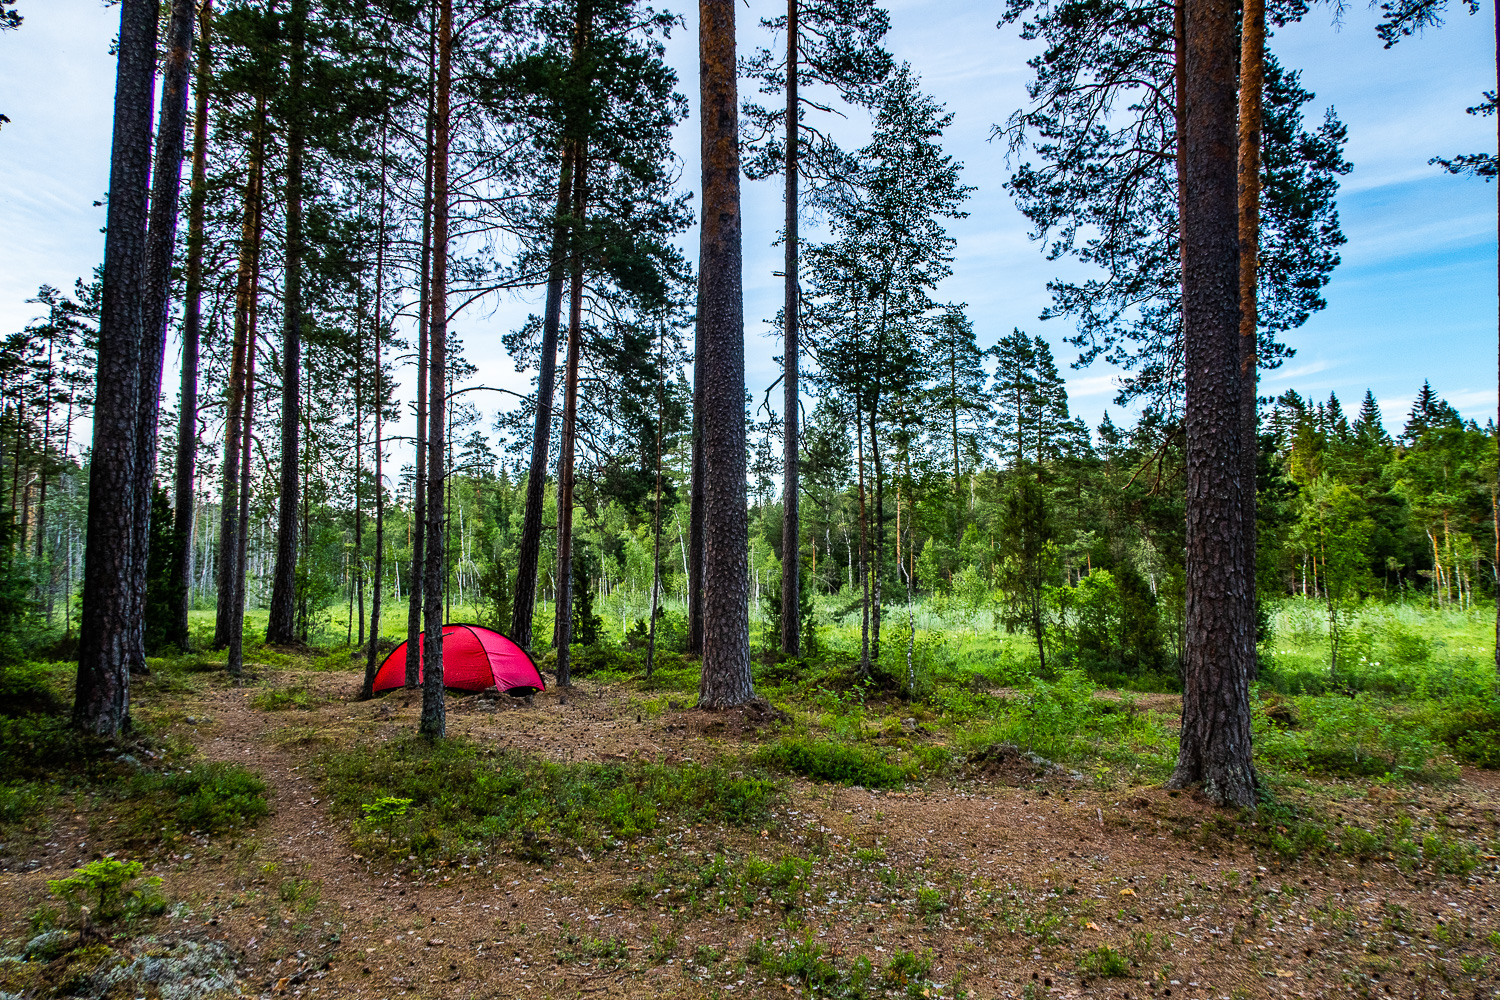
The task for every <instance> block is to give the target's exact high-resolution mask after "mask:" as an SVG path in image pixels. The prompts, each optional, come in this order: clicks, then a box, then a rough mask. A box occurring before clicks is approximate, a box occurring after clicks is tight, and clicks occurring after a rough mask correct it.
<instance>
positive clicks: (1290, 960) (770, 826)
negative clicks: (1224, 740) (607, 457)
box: [0, 671, 1500, 1000]
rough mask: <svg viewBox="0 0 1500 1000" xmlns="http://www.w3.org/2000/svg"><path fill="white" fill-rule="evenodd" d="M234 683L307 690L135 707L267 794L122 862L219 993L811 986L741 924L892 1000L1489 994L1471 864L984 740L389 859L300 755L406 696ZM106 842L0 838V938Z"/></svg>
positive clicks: (1497, 939)
mask: <svg viewBox="0 0 1500 1000" xmlns="http://www.w3.org/2000/svg"><path fill="white" fill-rule="evenodd" d="M260 681H261V683H274V684H276V685H281V686H287V685H293V684H295V685H301V686H305V687H306V688H307V689H308V690H309V691H310V692H311V694H312V695H313V701H314V703H315V706H314V707H313V708H312V709H310V710H292V711H278V712H264V711H258V710H256V709H254V708H253V707H251V701H252V698H251V694H252V692H253V691H254V690H255V689H254V688H253V687H247V688H244V689H237V688H234V687H230V686H225V685H224V684H223V683H222V682H221V681H219V680H217V679H216V680H215V681H214V682H212V683H209V684H207V685H204V686H202V687H200V688H199V689H197V690H193V691H188V692H177V693H172V694H167V693H147V694H146V695H145V696H144V699H143V704H141V705H140V706H139V707H138V708H137V712H139V713H140V714H141V715H142V716H145V717H148V718H152V719H153V720H155V721H157V722H158V723H160V724H163V725H165V726H167V727H168V728H170V729H171V730H172V731H173V732H174V733H176V734H179V735H180V736H182V737H184V738H185V739H187V740H189V741H191V742H192V743H194V744H195V745H196V746H197V747H198V749H199V751H200V752H201V753H202V754H203V755H205V756H207V757H209V758H212V759H215V760H223V761H234V762H238V763H242V764H245V765H247V766H249V767H252V768H253V769H255V770H256V771H258V772H259V773H260V774H261V775H263V776H264V778H265V779H266V780H267V781H268V782H269V783H270V785H271V787H272V796H271V808H272V812H271V815H270V817H269V818H268V819H266V820H265V821H263V822H262V823H261V824H260V825H259V826H258V827H257V828H256V829H255V830H254V831H253V832H252V833H250V834H248V835H246V836H245V837H243V838H241V839H239V840H227V841H219V842H214V843H210V842H201V843H197V844H187V845H184V846H181V847H179V848H178V849H177V850H176V851H175V852H173V853H165V854H161V855H159V856H157V857H154V858H151V859H148V866H149V868H150V870H152V871H153V872H155V873H156V874H159V875H161V876H163V877H164V879H165V884H164V886H163V888H164V890H165V892H166V894H167V896H168V897H169V898H171V899H173V900H177V901H181V904H182V905H179V906H178V908H177V909H176V911H175V915H174V916H170V917H166V918H163V926H162V927H160V928H158V933H159V934H171V935H178V936H182V937H186V938H192V939H196V940H200V941H205V940H215V941H221V942H223V943H224V944H225V945H226V946H227V947H228V948H230V949H232V950H233V952H234V953H235V954H236V956H237V957H238V960H239V968H238V970H237V975H238V984H239V990H240V991H241V992H242V993H243V994H247V995H262V996H270V995H278V996H291V997H302V998H304V1000H311V998H318V1000H322V998H327V997H341V996H347V997H371V998H377V997H380V998H383V997H401V996H407V997H444V998H487V997H535V998H547V997H557V998H563V997H588V996H605V997H608V996H620V997H626V996H628V997H682V998H688V997H694V998H696V997H741V996H750V997H786V996H809V995H830V994H829V993H826V992H823V993H815V992H814V986H812V985H809V984H807V983H804V982H802V981H801V980H800V979H797V978H795V977H792V978H790V979H789V978H787V977H786V976H785V975H783V974H781V973H772V972H768V971H767V969H766V966H765V965H764V964H756V963H755V962H753V961H752V962H749V963H747V961H746V959H747V956H748V955H751V954H752V946H753V945H754V944H755V942H757V941H765V942H768V943H769V945H768V947H769V949H770V951H771V952H773V953H782V952H785V951H786V950H787V949H790V948H792V947H793V946H795V945H796V944H797V943H798V942H803V941H808V940H810V941H811V942H813V943H815V944H816V945H817V946H819V947H820V948H821V949H822V953H823V954H824V956H825V957H826V958H825V960H827V961H831V962H833V963H834V964H835V965H837V966H839V967H844V968H847V967H849V965H850V963H852V962H854V960H855V959H856V958H857V957H859V956H865V957H867V958H869V959H870V960H871V962H872V964H873V965H874V967H875V968H876V969H877V972H878V970H881V969H884V968H886V967H887V966H888V965H889V963H890V961H891V959H892V958H893V957H894V956H896V955H897V954H899V953H901V952H913V953H915V954H917V955H918V956H926V955H929V954H930V959H931V965H930V969H929V971H928V972H927V973H926V976H925V977H924V978H923V979H922V980H921V981H919V982H918V983H917V984H916V985H915V986H914V987H911V988H910V989H911V991H912V993H913V995H917V996H921V995H927V996H934V997H936V996H942V997H953V996H957V995H968V996H971V997H977V998H991V997H1022V996H1034V997H1041V996H1047V997H1084V996H1088V997H1117V998H1144V997H1171V998H1173V1000H1178V998H1226V997H1234V998H1239V997H1327V996H1347V995H1358V996H1378V997H1463V998H1468V997H1481V996H1484V997H1489V996H1496V995H1500V991H1497V986H1500V954H1497V949H1500V934H1497V933H1496V932H1497V929H1500V914H1497V911H1496V906H1497V905H1500V898H1497V897H1500V892H1497V888H1496V883H1495V878H1494V874H1495V871H1496V868H1495V859H1494V858H1492V857H1491V858H1486V859H1485V861H1484V864H1483V865H1481V867H1480V868H1479V869H1477V870H1476V871H1475V872H1473V873H1471V874H1470V875H1468V876H1438V875H1434V874H1432V873H1430V872H1424V871H1421V870H1418V871H1415V872H1413V873H1410V874H1403V873H1402V872H1401V871H1400V870H1399V869H1398V868H1397V866H1396V865H1395V864H1393V863H1389V862H1371V863H1365V864H1356V863H1354V862H1352V861H1348V860H1345V859H1343V858H1342V857H1326V856H1325V857H1324V858H1323V859H1322V860H1318V861H1312V862H1304V863H1299V864H1297V865H1293V866H1282V865H1281V864H1279V863H1277V862H1276V861H1275V860H1273V856H1272V855H1270V853H1269V852H1261V853H1259V854H1257V853H1253V852H1252V851H1251V850H1250V849H1248V848H1246V847H1245V846H1243V843H1244V839H1243V838H1239V839H1238V840H1236V841H1235V842H1234V843H1230V842H1227V841H1225V840H1224V839H1223V838H1221V837H1219V836H1217V835H1216V830H1220V829H1221V828H1220V824H1221V823H1222V822H1225V821H1226V819H1232V817H1226V814H1224V813H1222V812H1220V811H1218V810H1214V809H1212V808H1211V807H1209V806H1207V805H1206V804H1204V803H1202V802H1200V801H1197V800H1195V799H1194V798H1193V797H1192V796H1191V795H1188V794H1177V793H1169V792H1166V791H1162V790H1160V789H1154V788H1142V789H1132V790H1124V791H1121V790H1110V791H1101V790H1097V789H1094V788H1091V787H1088V785H1087V784H1086V783H1085V782H1080V781H1077V780H1076V779H1075V778H1073V777H1070V776H1069V775H1067V774H1065V773H1064V774H1059V773H1057V772H1045V771H1042V770H1041V769H1038V768H1037V767H1035V766H1034V765H1032V764H1031V763H1030V762H1028V761H1025V760H1021V759H1019V758H1006V757H1005V756H1004V755H1000V757H999V759H996V760H993V761H989V762H981V763H978V764H976V765H974V766H973V767H971V768H970V769H969V770H968V771H967V772H966V773H964V774H961V775H959V776H958V777H956V778H954V779H952V780H946V781H938V780H934V781H931V782H929V783H928V785H927V786H926V787H920V788H914V789H913V790H910V791H907V792H900V793H883V792H872V791H868V790H863V789H853V788H844V787H838V786H832V785H817V784H811V783H806V782H800V781H795V782H791V783H789V785H788V793H787V797H786V799H785V800H784V802H783V805H782V806H781V807H779V808H778V810H777V812H776V814H775V815H774V816H773V818H772V820H771V821H770V822H768V823H766V824H765V828H764V829H760V830H732V829H723V828H718V827H701V828H696V829H695V828H686V829H664V830H660V831H658V835H656V836H653V837H650V838H645V839H643V840H642V841H641V842H639V843H637V844H635V845H634V846H633V847H632V848H631V849H628V850H622V851H614V852H609V853H606V854H604V855H603V856H598V857H594V856H589V855H586V854H585V853H584V852H583V851H581V850H575V851H574V852H573V853H572V854H571V855H567V856H564V857H562V858H561V859H560V860H559V861H558V862H557V863H555V864H552V865H546V866H543V865H538V864H534V863H525V862H522V861H519V860H517V859H515V858H512V857H509V856H506V855H499V856H497V857H495V858H494V860H493V863H492V864H489V865H476V866H474V867H468V866H458V867H444V868H434V869H427V870H424V871H420V872H416V873H414V872H413V869H411V868H403V870H401V871H394V870H392V868H391V866H390V864H388V863H384V864H376V863H374V862H372V861H370V860H367V859H364V858H361V857H359V856H358V855H356V854H355V853H354V851H353V849H352V848H351V846H350V838H349V830H348V824H347V822H346V821H345V820H343V819H341V818H339V817H336V816H335V815H333V814H332V813H331V812H330V811H329V809H328V806H327V803H326V802H325V801H324V792H323V790H322V788H321V787H320V785H319V775H318V773H317V772H316V770H315V768H314V767H313V766H312V764H313V760H314V756H315V753H316V752H317V750H318V748H320V747H322V746H326V745H328V742H329V741H335V742H339V743H343V744H345V745H349V746H360V745H370V744H372V743H374V742H376V741H381V740H387V739H390V738H392V737H394V736H397V735H399V734H403V733H409V732H411V731H412V730H413V729H414V727H415V725H416V717H417V712H418V708H419V705H418V702H417V699H415V698H411V697H409V696H407V695H404V694H402V693H399V692H398V693H396V694H394V695H393V696H389V697H385V698H382V699H377V700H375V701H373V702H367V703H360V702H357V701H353V700H352V699H351V695H352V693H353V691H354V689H355V686H356V684H357V679H356V678H355V677H354V676H353V675H351V674H341V673H333V674H330V673H314V672H296V671H275V672H273V671H265V672H264V673H263V675H262V676H261V678H260ZM449 704H450V715H449V728H450V732H451V733H453V734H455V735H459V734H461V735H464V736H468V737H470V738H472V739H474V740H476V741H479V742H481V743H483V744H487V745H490V746H494V747H497V748H499V747H509V748H515V749H519V750H524V751H527V752H530V753H535V754H539V755H543V756H545V757H548V758H552V759H555V760H559V761H585V760H620V759H630V758H644V759H653V760H661V761H667V762H675V761H686V760H696V761H707V760H711V759H714V758H718V757H721V756H724V755H726V754H733V753H739V752H742V750H743V749H744V747H743V743H744V742H745V741H747V740H753V739H755V738H757V737H756V734H757V733H758V732H761V731H763V730H765V729H766V728H767V726H768V725H772V726H773V725H774V723H775V720H774V719H766V718H760V717H751V718H745V717H743V716H736V715H730V716H727V717H724V716H713V715H709V714H706V713H702V712H698V711H695V710H690V709H681V708H679V709H676V710H672V709H670V708H669V709H668V710H667V711H666V712H665V713H659V714H655V715H653V714H652V712H651V711H650V708H649V707H648V706H645V705H643V703H642V702H641V701H640V700H638V699H637V698H636V697H635V696H633V695H632V694H631V693H629V692H626V691H622V690H619V689H611V688H601V687H598V686H594V685H590V684H588V683H587V682H584V683H582V684H581V685H580V686H579V687H578V688H576V689H575V690H574V691H572V692H570V693H568V694H567V695H565V696H564V695H559V694H557V693H556V692H548V693H546V694H545V695H540V696H538V697H537V698H536V700H535V702H534V704H531V705H525V704H521V703H512V702H510V701H509V700H508V699H501V700H499V701H495V700H490V699H482V698H472V697H470V698H460V699H455V700H452V701H450V703H449ZM1344 792H1346V793H1347V794H1346V795H1345V797H1344V799H1343V802H1342V804H1341V805H1340V808H1341V809H1342V810H1343V813H1344V815H1345V816H1347V817H1348V818H1349V819H1350V820H1351V821H1358V820H1359V819H1361V818H1371V819H1373V818H1374V817H1377V816H1380V815H1385V814H1387V813H1388V812H1389V810H1391V809H1392V808H1393V807H1395V806H1398V805H1399V806H1401V807H1402V808H1405V809H1408V810H1410V811H1413V812H1415V813H1417V814H1419V815H1433V816H1438V815H1441V816H1442V817H1444V818H1445V819H1446V820H1447V821H1448V822H1449V823H1450V824H1451V825H1452V826H1453V827H1454V828H1457V829H1459V830H1463V829H1467V830H1468V832H1469V833H1470V834H1471V835H1472V836H1473V837H1475V838H1480V839H1490V838H1494V837H1495V836H1496V826H1497V819H1496V817H1497V812H1496V810H1497V806H1500V781H1497V776H1496V775H1495V774H1494V773H1487V772H1466V773H1465V775H1464V776H1463V778H1462V779H1461V781H1460V782H1459V783H1457V784H1456V785H1453V786H1449V787H1444V788H1440V789H1421V788H1405V789H1396V790H1394V791H1393V790H1389V789H1378V788H1370V789H1364V788H1358V789H1356V788H1352V787H1350V788H1346V789H1344ZM1421 810H1426V811H1427V812H1426V813H1421V812H1420V811H1421ZM109 845H110V838H109V824H108V817H99V816H93V817H90V816H86V815H84V814H82V813H79V814H71V815H70V814H63V815H60V816H57V817H55V818H54V820H53V823H52V826H51V827H50V828H49V830H48V832H47V833H46V835H45V839H43V840H38V841H37V842H36V843H33V844H30V845H22V846H23V847H25V850H24V852H23V855H12V856H9V857H0V915H3V917H4V926H3V927H0V937H3V938H8V939H13V940H24V939H25V937H26V936H27V933H28V932H27V928H26V914H27V913H28V912H30V911H31V910H32V909H33V908H34V907H35V906H37V905H38V904H40V903H42V902H43V901H44V900H45V899H46V896H47V890H46V885H45V881H46V879H48V878H56V877H58V876H59V875H61V874H66V873H67V872H68V871H69V870H70V869H71V868H73V867H74V866H75V865H78V864H81V863H82V862H84V861H85V860H87V859H89V858H92V857H95V856H98V854H99V852H101V851H108V850H109V849H110V847H109ZM1236 845H1239V846H1236ZM747 855H756V856H759V857H762V858H764V859H767V860H769V861H773V862H774V861H778V860H780V859H782V858H784V857H786V856H794V857H800V858H804V859H807V860H808V861H810V862H811V863H812V868H811V875H810V877H809V878H808V879H806V881H805V882H801V883H797V884H796V885H795V886H794V887H793V888H792V889H790V890H787V891H780V892H776V891H772V890H771V889H769V888H768V889H767V891H766V892H765V893H763V894H761V895H760V896H759V898H757V899H756V900H755V901H754V903H753V904H751V905H744V906H737V905H731V906H727V907H724V908H720V907H718V906H717V905H711V904H712V900H709V905H706V904H705V903H704V901H702V900H699V901H698V902H697V903H694V902H693V900H692V898H691V893H690V889H691V887H692V885H693V884H694V883H695V880H696V878H697V876H698V875H699V874H700V873H701V871H702V870H703V869H704V867H705V866H706V865H708V864H710V863H711V861H712V859H713V858H717V857H727V858H730V859H740V858H743V857H745V856H747ZM1104 945H1107V946H1110V947H1111V948H1112V949H1114V950H1115V951H1116V952H1118V953H1119V954H1120V955H1123V956H1125V957H1126V958H1128V959H1129V960H1130V961H1131V964H1130V965H1129V967H1128V969H1127V970H1126V974H1125V975H1123V976H1116V977H1101V976H1100V975H1099V974H1098V973H1099V972H1100V971H1101V970H1099V969H1095V970H1094V974H1093V975H1092V976H1091V975H1089V973H1088V971H1087V961H1088V959H1087V955H1088V954H1089V953H1090V951H1091V950H1093V949H1096V948H1098V947H1100V946H1104ZM0 951H14V948H9V949H0ZM1081 962H1083V963H1084V964H1082V965H1081V964H1080V963H1081ZM879 978H880V977H879V975H877V980H878V979H879ZM882 982H883V983H884V985H887V986H888V987H889V988H890V990H891V992H890V993H889V995H892V996H894V995H904V994H903V992H902V991H903V990H904V989H906V988H907V987H905V986H903V984H902V983H901V982H900V977H899V976H897V975H896V974H894V973H893V974H892V975H891V978H890V979H889V981H884V980H882ZM828 988H831V986H830V987H828ZM871 995H881V994H879V993H878V992H872V994H871Z"/></svg>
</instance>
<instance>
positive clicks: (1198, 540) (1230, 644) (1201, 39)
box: [1171, 0, 1256, 808]
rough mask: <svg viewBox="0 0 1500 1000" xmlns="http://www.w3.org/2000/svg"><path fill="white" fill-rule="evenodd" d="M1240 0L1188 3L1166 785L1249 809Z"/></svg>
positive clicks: (1250, 654) (1250, 604)
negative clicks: (1183, 481) (1182, 578)
mask: <svg viewBox="0 0 1500 1000" xmlns="http://www.w3.org/2000/svg"><path fill="white" fill-rule="evenodd" d="M1235 14H1236V9H1235V4H1234V3H1233V0H1187V2H1186V10H1185V32H1184V36H1183V37H1184V40H1185V42H1186V45H1185V50H1186V56H1187V64H1186V80H1187V91H1186V95H1185V96H1186V99H1187V117H1186V121H1185V122H1184V126H1185V127H1184V129H1183V133H1184V134H1183V137H1182V139H1183V140H1184V147H1183V149H1184V156H1183V163H1184V168H1185V182H1186V190H1185V191H1184V192H1183V195H1184V196H1183V204H1184V206H1185V209H1186V210H1185V211H1184V213H1183V217H1182V245H1183V282H1182V286H1183V287H1182V302H1183V319H1184V337H1185V344H1184V347H1185V360H1186V366H1187V405H1186V431H1187V608H1186V623H1187V650H1186V654H1187V655H1186V662H1185V664H1184V669H1183V699H1182V703H1183V716H1182V736H1181V744H1180V749H1179V753H1178V759H1177V768H1176V770H1175V772H1174V773H1173V775H1172V779H1171V784H1172V785H1173V786H1176V787H1182V786H1186V785H1190V784H1195V783H1199V782H1201V783H1202V785H1203V790H1204V792H1205V794H1207V795H1208V796H1209V798H1211V799H1212V800H1213V801H1215V802H1217V803H1219V804H1221V805H1235V806H1242V807H1247V808H1253V807H1254V806H1255V803H1256V777H1255V767H1254V762H1253V761H1252V759H1251V747H1250V695H1249V680H1250V669H1251V665H1252V663H1253V662H1254V656H1255V614H1254V594H1253V593H1251V592H1250V590H1249V583H1250V576H1249V574H1248V573H1247V572H1246V568H1245V565H1244V562H1245V545H1244V532H1245V510H1246V508H1247V504H1246V497H1245V491H1246V490H1247V488H1249V486H1248V485H1247V484H1246V483H1245V481H1244V462H1243V461H1242V455H1241V450H1242V442H1243V435H1242V433H1241V430H1242V420H1241V419H1240V418H1241V408H1242V402H1241V401H1242V400H1243V398H1244V397H1243V393H1242V391H1241V381H1242V380H1241V377H1240V345H1239V239H1238V213H1237V211H1236V183H1235V182H1236V173H1237V170H1236V166H1237V159H1238V157H1237V153H1238V150H1237V143H1236V136H1235V110H1236V109H1235V87H1236V75H1237V66H1236V62H1237V60H1236V58H1235V57H1236V55H1237V48H1238V47H1237V46H1236V44H1235V42H1236V33H1235Z"/></svg>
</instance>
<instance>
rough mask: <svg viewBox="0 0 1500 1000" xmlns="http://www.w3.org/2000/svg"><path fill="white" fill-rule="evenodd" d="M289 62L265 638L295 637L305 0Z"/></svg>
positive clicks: (297, 10) (297, 13) (295, 21)
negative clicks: (275, 498)
mask: <svg viewBox="0 0 1500 1000" xmlns="http://www.w3.org/2000/svg"><path fill="white" fill-rule="evenodd" d="M287 29H288V33H289V35H290V41H291V48H292V53H291V66H290V68H289V72H288V75H287V137H286V279H285V284H284V299H283V301H284V320H283V323H282V335H281V345H282V346H281V490H280V492H281V496H280V498H279V499H280V506H279V508H278V510H277V522H276V567H275V569H274V570H273V571H272V580H271V609H270V616H269V618H268V620H267V622H266V642H269V643H276V644H280V645H286V644H289V643H291V642H292V641H294V640H295V639H296V637H297V512H298V506H299V505H298V496H297V490H298V487H300V486H301V483H300V482H299V480H298V475H297V473H298V463H299V462H300V461H301V457H302V446H301V445H302V443H301V440H300V433H301V430H302V414H301V412H300V409H301V403H302V254H303V245H302V239H303V237H302V157H303V153H304V151H305V147H306V142H307V140H306V132H305V129H304V126H303V121H302V96H303V95H302V89H303V86H304V84H303V79H304V77H305V75H306V62H307V0H292V7H291V16H290V17H289V18H288V24H287Z"/></svg>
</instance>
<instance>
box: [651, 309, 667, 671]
mask: <svg viewBox="0 0 1500 1000" xmlns="http://www.w3.org/2000/svg"><path fill="white" fill-rule="evenodd" d="M665 334H666V331H665V329H662V330H658V331H657V337H656V377H657V383H656V482H655V483H654V492H655V499H654V502H653V504H652V508H651V618H650V623H651V624H650V629H649V630H648V632H647V635H646V678H647V679H648V680H649V679H650V677H651V674H652V671H654V670H655V669H656V609H657V608H658V607H660V605H661V445H662V431H663V426H662V425H663V423H664V421H665V418H666V404H665V401H664V400H663V398H662V390H663V383H664V382H665V381H666V377H667V372H666V366H665V360H666V359H665V352H664V351H663V350H662V339H663V337H664V336H665Z"/></svg>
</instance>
